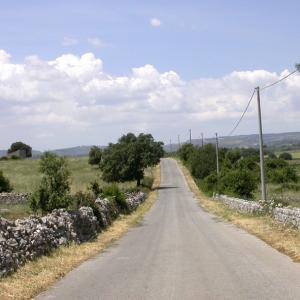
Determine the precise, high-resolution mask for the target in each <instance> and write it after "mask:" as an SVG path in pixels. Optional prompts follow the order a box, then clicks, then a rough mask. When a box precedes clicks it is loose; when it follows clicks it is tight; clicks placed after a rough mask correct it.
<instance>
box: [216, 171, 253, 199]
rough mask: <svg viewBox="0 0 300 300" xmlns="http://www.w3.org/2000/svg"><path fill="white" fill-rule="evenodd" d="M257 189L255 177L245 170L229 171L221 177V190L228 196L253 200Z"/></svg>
mask: <svg viewBox="0 0 300 300" xmlns="http://www.w3.org/2000/svg"><path fill="white" fill-rule="evenodd" d="M256 188H257V182H256V178H255V176H254V175H253V174H252V173H251V172H249V171H246V170H243V169H241V170H230V171H227V172H226V174H225V175H224V176H223V177H221V189H222V190H223V191H224V192H225V193H226V194H228V195H231V196H235V197H241V198H246V199H252V198H253V192H254V191H255V190H256Z"/></svg>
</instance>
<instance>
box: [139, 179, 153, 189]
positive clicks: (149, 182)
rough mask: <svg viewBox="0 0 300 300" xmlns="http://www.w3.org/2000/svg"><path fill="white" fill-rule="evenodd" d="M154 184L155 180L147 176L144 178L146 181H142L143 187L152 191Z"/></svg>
mask: <svg viewBox="0 0 300 300" xmlns="http://www.w3.org/2000/svg"><path fill="white" fill-rule="evenodd" d="M153 182H154V178H153V177H150V176H146V177H144V179H143V180H142V187H144V188H147V189H149V190H151V188H152V185H153Z"/></svg>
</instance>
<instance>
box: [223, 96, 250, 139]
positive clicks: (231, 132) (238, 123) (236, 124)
mask: <svg viewBox="0 0 300 300" xmlns="http://www.w3.org/2000/svg"><path fill="white" fill-rule="evenodd" d="M254 94H255V90H253V93H252V95H251V97H250V99H249V101H248V104H247V106H246V108H245V110H244V111H243V113H242V115H241V117H240V118H239V120H238V121H237V122H236V123H235V125H234V127H233V129H232V130H231V131H230V133H229V134H228V136H230V135H232V134H233V133H234V131H235V130H236V129H237V127H238V126H239V125H240V123H241V121H242V119H243V118H244V115H245V113H246V112H247V110H248V108H249V106H250V103H251V101H252V99H253V96H254Z"/></svg>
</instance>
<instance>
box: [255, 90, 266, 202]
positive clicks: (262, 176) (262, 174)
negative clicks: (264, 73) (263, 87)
mask: <svg viewBox="0 0 300 300" xmlns="http://www.w3.org/2000/svg"><path fill="white" fill-rule="evenodd" d="M256 92H257V113H258V129H259V155H260V182H261V196H262V200H263V201H266V200H267V192H266V183H265V162H264V149H263V148H264V142H263V133H262V122H261V109H260V90H259V87H257V88H256Z"/></svg>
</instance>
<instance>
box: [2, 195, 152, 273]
mask: <svg viewBox="0 0 300 300" xmlns="http://www.w3.org/2000/svg"><path fill="white" fill-rule="evenodd" d="M145 198H146V195H145V194H144V193H141V192H139V193H134V194H128V195H127V198H126V202H127V204H128V210H129V212H131V211H133V210H134V209H136V208H137V207H138V206H139V205H140V204H141V203H142V202H144V200H145ZM122 212H123V211H122V209H121V208H120V207H118V205H117V204H116V202H115V201H111V200H108V199H100V198H98V199H97V200H96V209H95V208H94V211H93V209H92V208H90V207H81V208H80V209H79V210H78V211H66V210H64V209H58V210H54V211H53V212H52V213H50V214H48V215H46V216H44V217H37V216H32V217H29V218H26V219H22V220H16V221H8V220H6V219H4V218H0V277H2V276H4V275H7V274H10V273H12V272H14V271H15V270H16V269H17V268H18V267H19V266H20V265H22V264H24V263H25V262H26V261H28V260H32V259H35V258H37V257H39V256H41V255H45V254H47V253H49V252H51V251H52V250H53V249H55V248H57V247H59V246H61V245H67V244H69V243H71V242H75V243H82V242H86V241H88V240H91V239H93V238H95V237H96V235H97V233H98V232H99V231H101V229H104V228H106V227H107V226H109V225H110V224H111V222H112V221H113V220H114V219H115V218H116V217H117V216H118V215H119V214H120V213H122ZM96 216H97V217H96Z"/></svg>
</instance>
